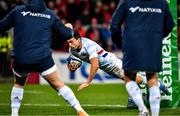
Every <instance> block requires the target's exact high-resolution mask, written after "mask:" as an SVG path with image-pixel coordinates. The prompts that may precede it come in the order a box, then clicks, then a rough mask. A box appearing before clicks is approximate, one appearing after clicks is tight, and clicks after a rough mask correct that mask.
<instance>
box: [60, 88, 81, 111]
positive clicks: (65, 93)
mask: <svg viewBox="0 0 180 116" xmlns="http://www.w3.org/2000/svg"><path fill="white" fill-rule="evenodd" d="M58 94H59V95H61V96H62V97H63V98H64V99H65V100H66V101H68V103H69V104H70V105H71V106H72V107H73V108H74V109H75V110H77V111H78V112H79V111H84V110H83V109H82V107H81V105H80V103H79V101H78V100H77V98H76V97H75V95H74V93H73V92H72V90H71V89H70V88H69V87H68V86H64V87H62V88H61V89H59V93H58Z"/></svg>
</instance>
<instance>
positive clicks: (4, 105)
mask: <svg viewBox="0 0 180 116" xmlns="http://www.w3.org/2000/svg"><path fill="white" fill-rule="evenodd" d="M69 86H70V87H71V88H72V90H73V91H74V93H75V95H76V96H77V98H78V100H79V101H80V103H81V104H82V106H83V108H84V109H85V110H86V111H87V112H88V113H89V114H90V116H91V115H101V116H105V115H108V116H113V115H117V116H120V115H121V116H124V115H126V116H127V115H134V116H137V115H138V110H137V109H127V108H126V105H127V99H128V95H127V92H126V90H125V88H124V85H123V84H93V85H91V86H89V87H88V88H86V89H84V90H82V91H81V92H77V88H78V85H69ZM11 88H12V84H0V115H10V111H11V109H10V94H11ZM23 115H33V116H35V115H43V116H45V115H62V116H64V115H70V116H72V115H77V113H76V111H75V110H74V109H72V108H71V106H69V105H68V103H66V102H65V101H64V100H63V99H62V98H61V97H59V96H58V95H57V92H56V91H54V90H53V89H51V87H50V86H48V85H26V87H25V92H24V99H23V101H22V106H21V109H20V116H23ZM160 115H163V116H164V115H166V116H171V115H178V116H180V107H178V108H176V109H167V108H166V109H161V112H160Z"/></svg>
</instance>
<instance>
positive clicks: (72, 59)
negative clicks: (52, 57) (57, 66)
mask: <svg viewBox="0 0 180 116" xmlns="http://www.w3.org/2000/svg"><path fill="white" fill-rule="evenodd" d="M67 61H68V64H76V65H78V67H80V66H81V65H82V61H81V59H79V58H77V57H75V56H73V55H70V56H69V57H68V59H67Z"/></svg>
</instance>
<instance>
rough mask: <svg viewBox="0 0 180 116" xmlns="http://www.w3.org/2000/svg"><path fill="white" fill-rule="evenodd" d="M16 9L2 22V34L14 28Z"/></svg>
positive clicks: (0, 27)
mask: <svg viewBox="0 0 180 116" xmlns="http://www.w3.org/2000/svg"><path fill="white" fill-rule="evenodd" d="M14 13H15V9H13V10H12V11H11V12H9V13H8V14H7V15H6V17H4V18H3V19H2V20H0V32H5V31H7V30H9V29H10V28H12V27H13V26H14Z"/></svg>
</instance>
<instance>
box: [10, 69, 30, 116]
mask: <svg viewBox="0 0 180 116" xmlns="http://www.w3.org/2000/svg"><path fill="white" fill-rule="evenodd" d="M13 73H14V75H15V84H14V86H13V88H12V92H11V116H18V112H19V108H20V106H21V101H22V99H23V93H24V89H23V87H24V85H25V83H26V80H27V74H19V73H17V72H16V71H15V70H14V69H13Z"/></svg>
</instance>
